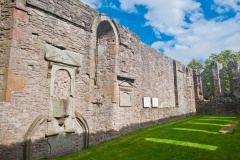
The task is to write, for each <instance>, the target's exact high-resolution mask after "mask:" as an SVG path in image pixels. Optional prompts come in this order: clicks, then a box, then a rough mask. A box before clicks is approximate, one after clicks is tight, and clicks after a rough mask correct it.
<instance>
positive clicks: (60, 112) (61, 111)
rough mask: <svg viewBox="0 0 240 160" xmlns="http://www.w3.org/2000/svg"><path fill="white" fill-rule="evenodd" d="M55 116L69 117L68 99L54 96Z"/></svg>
mask: <svg viewBox="0 0 240 160" xmlns="http://www.w3.org/2000/svg"><path fill="white" fill-rule="evenodd" d="M52 102H53V116H54V117H57V118H60V117H67V116H68V113H67V111H68V105H69V102H68V99H57V98H53V99H52Z"/></svg>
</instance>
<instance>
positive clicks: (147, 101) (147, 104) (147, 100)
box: [143, 97, 151, 108]
mask: <svg viewBox="0 0 240 160" xmlns="http://www.w3.org/2000/svg"><path fill="white" fill-rule="evenodd" d="M143 107H144V108H150V107H151V98H150V97H143Z"/></svg>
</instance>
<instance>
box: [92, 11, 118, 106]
mask: <svg viewBox="0 0 240 160" xmlns="http://www.w3.org/2000/svg"><path fill="white" fill-rule="evenodd" d="M95 23H97V24H95V26H96V50H95V79H94V81H95V85H96V86H97V87H98V88H99V89H100V90H101V91H102V94H103V95H104V97H105V98H107V99H108V98H111V101H112V102H113V103H116V102H117V99H118V98H117V97H116V95H117V93H116V90H117V56H118V52H119V34H118V31H117V28H116V26H115V25H114V23H113V21H111V20H110V19H109V18H108V17H107V16H106V15H100V19H98V20H97V21H96V22H95Z"/></svg>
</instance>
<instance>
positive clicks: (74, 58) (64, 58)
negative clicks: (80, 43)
mask: <svg viewBox="0 0 240 160" xmlns="http://www.w3.org/2000/svg"><path fill="white" fill-rule="evenodd" d="M45 52H46V54H45V58H46V60H47V61H50V62H56V63H62V64H66V65H70V66H76V67H80V66H81V63H82V55H81V54H79V53H75V52H72V51H68V50H61V49H59V48H56V47H54V46H52V45H49V44H47V45H46V51H45Z"/></svg>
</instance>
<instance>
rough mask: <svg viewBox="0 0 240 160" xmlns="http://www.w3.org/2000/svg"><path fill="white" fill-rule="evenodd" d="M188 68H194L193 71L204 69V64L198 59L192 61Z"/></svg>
mask: <svg viewBox="0 0 240 160" xmlns="http://www.w3.org/2000/svg"><path fill="white" fill-rule="evenodd" d="M187 66H188V67H190V68H192V69H193V70H197V69H203V63H202V62H201V61H200V60H197V59H193V60H191V61H190V62H189V63H188V65H187Z"/></svg>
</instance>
